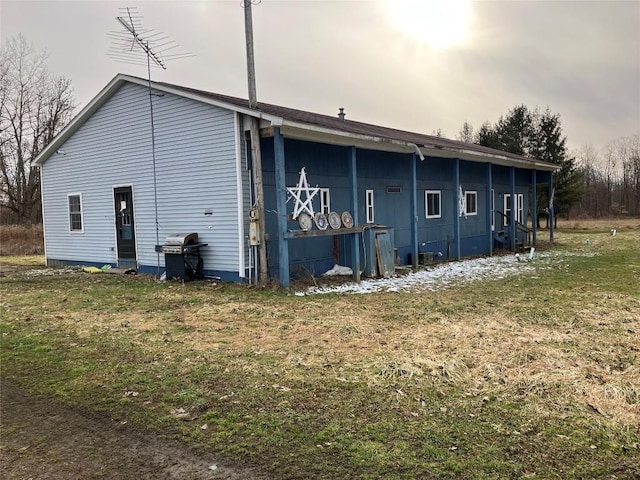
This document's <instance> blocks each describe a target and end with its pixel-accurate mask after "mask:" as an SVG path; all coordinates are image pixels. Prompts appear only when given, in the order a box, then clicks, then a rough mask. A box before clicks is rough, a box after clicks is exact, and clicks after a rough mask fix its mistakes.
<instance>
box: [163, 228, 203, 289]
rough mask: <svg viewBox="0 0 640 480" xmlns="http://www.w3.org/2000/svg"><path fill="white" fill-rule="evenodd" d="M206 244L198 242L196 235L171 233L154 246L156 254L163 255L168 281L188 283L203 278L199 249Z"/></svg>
mask: <svg viewBox="0 0 640 480" xmlns="http://www.w3.org/2000/svg"><path fill="white" fill-rule="evenodd" d="M207 245H208V244H206V243H199V242H198V234H197V233H173V234H171V235H168V236H167V237H166V238H165V239H164V243H163V244H162V245H156V252H159V253H164V265H165V269H166V275H167V279H168V280H173V279H177V280H182V281H189V280H195V279H199V278H203V276H204V275H203V272H202V265H203V262H202V257H201V256H200V249H201V248H202V247H206V246H207Z"/></svg>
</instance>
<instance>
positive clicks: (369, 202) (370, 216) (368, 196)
mask: <svg viewBox="0 0 640 480" xmlns="http://www.w3.org/2000/svg"><path fill="white" fill-rule="evenodd" d="M365 205H366V206H367V223H373V222H374V220H375V212H374V209H373V190H367V191H366V192H365Z"/></svg>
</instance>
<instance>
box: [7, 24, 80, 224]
mask: <svg viewBox="0 0 640 480" xmlns="http://www.w3.org/2000/svg"><path fill="white" fill-rule="evenodd" d="M46 60H47V53H46V51H42V52H36V51H35V50H34V47H33V45H32V44H30V43H28V42H27V40H26V39H25V37H24V36H23V35H22V34H20V35H19V36H17V37H14V38H12V39H9V40H8V41H7V42H5V43H4V44H3V45H2V48H1V49H0V205H1V206H2V208H3V210H5V209H7V210H9V211H10V212H12V213H13V216H14V218H15V220H16V221H18V222H20V223H37V222H40V221H41V220H42V208H41V204H40V175H39V171H38V169H37V168H32V167H31V162H32V161H33V160H34V159H35V158H36V157H37V156H38V154H39V153H40V152H41V151H42V149H43V148H44V147H45V146H46V145H47V144H48V143H49V142H50V141H51V139H52V138H53V137H54V136H55V135H56V134H57V133H58V132H59V131H60V130H61V129H62V128H63V127H64V126H65V125H66V124H67V122H68V121H69V120H70V119H71V115H72V114H73V109H74V100H73V90H72V87H71V81H70V80H69V79H67V78H65V77H57V76H54V75H52V74H51V73H50V72H49V71H48V69H47V66H46Z"/></svg>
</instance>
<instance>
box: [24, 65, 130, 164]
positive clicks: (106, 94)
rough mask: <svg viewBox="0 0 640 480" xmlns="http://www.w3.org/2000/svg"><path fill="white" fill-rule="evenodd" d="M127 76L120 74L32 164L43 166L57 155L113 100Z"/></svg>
mask: <svg viewBox="0 0 640 480" xmlns="http://www.w3.org/2000/svg"><path fill="white" fill-rule="evenodd" d="M123 77H126V75H122V74H118V75H116V76H115V77H113V79H112V80H111V81H110V82H109V83H108V84H107V85H106V86H105V87H104V88H103V89H102V90H100V93H98V94H97V95H96V96H95V97H93V99H92V100H91V101H90V102H89V103H88V104H87V105H86V106H85V107H84V108H83V109H82V110H81V111H80V113H79V114H78V115H76V116H75V117H74V118H73V120H71V121H70V122H69V123H68V124H67V126H66V127H64V128H63V129H62V130H61V131H60V133H58V134H57V135H56V136H55V138H54V139H53V140H52V141H51V143H49V145H47V146H46V147H45V148H44V149H43V150H42V151H41V152H40V154H39V155H38V156H37V157H36V158H35V159H34V160H33V161H32V162H31V164H32V165H42V164H43V163H44V162H46V161H47V159H48V158H49V157H50V156H51V155H53V154H54V153H55V151H56V150H58V148H59V147H60V146H61V145H62V144H63V143H64V142H66V141H67V140H68V139H69V137H70V136H71V135H72V134H73V133H74V132H75V131H76V130H78V128H80V126H82V124H83V123H84V122H86V121H87V120H88V119H89V117H90V116H91V115H93V114H94V113H95V112H96V110H98V109H99V108H100V107H101V106H102V105H104V103H105V102H106V101H107V100H108V99H109V98H111V96H112V95H113V94H114V93H115V92H116V91H117V90H118V89H119V88H120V86H121V85H122V84H123V83H124V81H125V80H126V79H125V78H123Z"/></svg>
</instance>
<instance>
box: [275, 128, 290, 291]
mask: <svg viewBox="0 0 640 480" xmlns="http://www.w3.org/2000/svg"><path fill="white" fill-rule="evenodd" d="M273 151H274V156H275V170H276V211H277V214H278V270H279V277H280V286H281V287H283V288H288V287H289V280H290V277H289V240H288V239H287V238H286V237H285V233H286V231H287V182H286V178H285V169H284V163H285V162H284V137H283V136H282V134H281V133H280V127H273Z"/></svg>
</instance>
